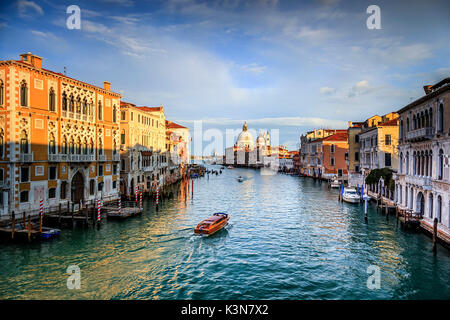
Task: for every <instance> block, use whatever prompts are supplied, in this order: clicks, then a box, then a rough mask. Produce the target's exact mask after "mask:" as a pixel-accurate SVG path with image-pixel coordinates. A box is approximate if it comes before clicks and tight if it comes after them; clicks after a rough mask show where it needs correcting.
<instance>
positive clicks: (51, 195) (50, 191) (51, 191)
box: [48, 188, 56, 199]
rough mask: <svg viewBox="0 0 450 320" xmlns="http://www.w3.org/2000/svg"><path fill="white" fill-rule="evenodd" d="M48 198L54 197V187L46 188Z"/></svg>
mask: <svg viewBox="0 0 450 320" xmlns="http://www.w3.org/2000/svg"><path fill="white" fill-rule="evenodd" d="M48 198H49V199H54V198H56V188H50V189H48Z"/></svg>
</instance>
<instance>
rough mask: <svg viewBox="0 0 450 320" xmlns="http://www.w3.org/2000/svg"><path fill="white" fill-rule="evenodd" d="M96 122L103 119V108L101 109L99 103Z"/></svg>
mask: <svg viewBox="0 0 450 320" xmlns="http://www.w3.org/2000/svg"><path fill="white" fill-rule="evenodd" d="M97 113H98V120H102V119H103V108H102V103H101V101H99V102H98V112H97Z"/></svg>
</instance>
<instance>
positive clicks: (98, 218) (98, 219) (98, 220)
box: [97, 199, 102, 222]
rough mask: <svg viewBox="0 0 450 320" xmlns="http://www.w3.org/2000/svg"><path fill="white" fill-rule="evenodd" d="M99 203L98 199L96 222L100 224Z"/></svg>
mask: <svg viewBox="0 0 450 320" xmlns="http://www.w3.org/2000/svg"><path fill="white" fill-rule="evenodd" d="M101 208H102V206H101V201H100V199H98V200H97V222H100V212H101Z"/></svg>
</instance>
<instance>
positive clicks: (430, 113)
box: [428, 108, 434, 133]
mask: <svg viewBox="0 0 450 320" xmlns="http://www.w3.org/2000/svg"><path fill="white" fill-rule="evenodd" d="M428 117H430V127H433V109H432V108H430V109H429V111H428ZM433 133H434V132H433Z"/></svg>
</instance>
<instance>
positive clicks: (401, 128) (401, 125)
mask: <svg viewBox="0 0 450 320" xmlns="http://www.w3.org/2000/svg"><path fill="white" fill-rule="evenodd" d="M399 131H400V139H402V138H403V119H402V120H400V129H399Z"/></svg>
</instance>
